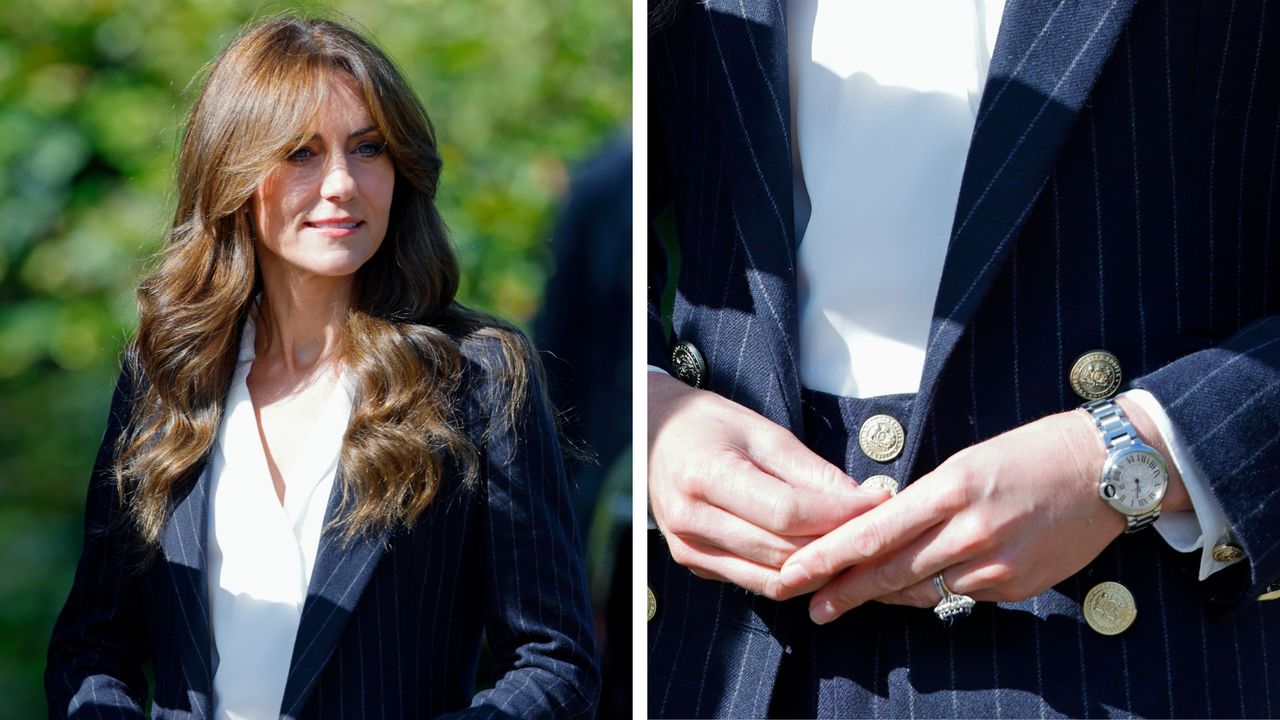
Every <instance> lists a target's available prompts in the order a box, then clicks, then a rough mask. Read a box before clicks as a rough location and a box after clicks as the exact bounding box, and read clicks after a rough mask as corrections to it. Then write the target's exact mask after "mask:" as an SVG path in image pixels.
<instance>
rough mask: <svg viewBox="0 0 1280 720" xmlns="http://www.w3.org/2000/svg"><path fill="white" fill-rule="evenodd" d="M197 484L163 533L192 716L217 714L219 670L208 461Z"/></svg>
mask: <svg viewBox="0 0 1280 720" xmlns="http://www.w3.org/2000/svg"><path fill="white" fill-rule="evenodd" d="M200 468H201V469H200V474H199V476H198V477H197V478H196V482H195V485H194V486H192V488H191V490H190V491H189V492H188V493H187V495H186V497H184V498H183V499H182V500H181V501H180V502H179V503H178V505H177V506H176V507H175V508H174V510H173V514H172V515H170V517H169V521H168V522H167V523H165V527H164V531H163V532H162V533H161V535H160V548H161V551H162V552H163V559H162V561H163V562H165V563H166V570H167V572H168V575H169V579H170V583H169V590H170V591H171V592H172V593H173V596H174V603H173V607H174V609H175V612H176V613H177V614H179V615H180V616H181V617H180V618H178V621H177V623H175V625H176V628H177V629H175V632H177V633H178V636H177V637H174V638H173V639H172V640H173V641H174V642H176V643H177V644H178V646H179V648H180V650H179V653H178V660H179V663H180V664H181V671H182V673H183V676H184V677H185V678H186V680H187V682H188V683H189V684H190V686H191V697H190V700H191V715H192V717H207V716H208V715H209V714H210V713H211V708H210V705H209V703H210V698H211V696H212V693H213V669H212V666H211V659H210V658H211V653H210V651H209V645H210V639H209V581H208V575H207V573H206V547H205V546H206V543H205V541H206V538H207V534H206V532H205V523H206V518H207V517H208V506H209V485H210V481H211V471H210V470H211V468H210V463H209V462H208V458H206V459H205V460H204V461H203V462H202V463H201V465H200Z"/></svg>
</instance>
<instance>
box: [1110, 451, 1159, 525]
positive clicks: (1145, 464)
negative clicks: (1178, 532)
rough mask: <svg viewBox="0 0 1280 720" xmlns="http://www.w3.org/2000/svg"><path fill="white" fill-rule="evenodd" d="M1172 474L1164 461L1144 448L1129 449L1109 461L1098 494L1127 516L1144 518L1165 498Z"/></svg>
mask: <svg viewBox="0 0 1280 720" xmlns="http://www.w3.org/2000/svg"><path fill="white" fill-rule="evenodd" d="M1168 485H1169V471H1168V469H1167V468H1166V467H1165V464H1164V460H1162V459H1161V458H1160V456H1159V455H1157V454H1156V453H1154V452H1151V451H1150V450H1147V449H1144V448H1136V447H1135V448H1127V449H1125V450H1121V451H1120V452H1118V453H1116V454H1115V455H1113V456H1112V457H1111V458H1110V459H1108V460H1107V463H1106V466H1105V467H1104V468H1103V471H1102V484H1101V485H1100V486H1099V489H1098V492H1099V494H1101V495H1102V498H1103V499H1104V500H1106V501H1107V502H1108V503H1110V504H1111V506H1112V507H1114V508H1115V509H1116V510H1119V511H1120V512H1122V513H1124V514H1125V515H1140V514H1142V513H1145V512H1148V511H1150V510H1152V509H1154V508H1155V507H1156V506H1157V505H1159V504H1160V501H1161V500H1163V499H1164V491H1165V489H1166V488H1167V487H1168Z"/></svg>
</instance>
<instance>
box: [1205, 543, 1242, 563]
mask: <svg viewBox="0 0 1280 720" xmlns="http://www.w3.org/2000/svg"><path fill="white" fill-rule="evenodd" d="M1211 554H1212V555H1213V559H1214V560H1217V561H1218V562H1220V563H1229V562H1235V561H1236V560H1239V559H1240V558H1242V557H1244V550H1241V549H1240V546H1239V545H1229V544H1224V545H1218V546H1215V547H1214V548H1213V552H1212V553H1211Z"/></svg>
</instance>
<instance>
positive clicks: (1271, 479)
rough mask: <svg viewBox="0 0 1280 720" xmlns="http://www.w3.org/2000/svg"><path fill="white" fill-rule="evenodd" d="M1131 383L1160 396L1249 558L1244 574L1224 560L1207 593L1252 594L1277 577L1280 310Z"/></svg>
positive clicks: (1224, 598)
mask: <svg viewBox="0 0 1280 720" xmlns="http://www.w3.org/2000/svg"><path fill="white" fill-rule="evenodd" d="M1133 386H1134V387H1138V388H1142V389H1144V390H1147V391H1148V392H1150V393H1151V394H1152V395H1154V396H1155V398H1156V399H1157V400H1159V401H1160V404H1161V405H1162V406H1163V407H1164V410H1165V412H1166V414H1168V416H1169V420H1170V422H1172V423H1173V425H1174V426H1175V427H1176V428H1177V429H1178V432H1179V434H1180V435H1181V436H1182V437H1183V439H1184V440H1185V441H1186V445H1187V447H1186V449H1187V451H1188V452H1189V453H1190V454H1191V457H1192V458H1193V459H1194V460H1195V462H1196V464H1197V465H1198V466H1199V467H1200V468H1201V470H1202V471H1203V473H1204V478H1205V479H1206V481H1207V482H1208V484H1209V490H1210V492H1212V494H1213V496H1214V498H1215V499H1216V500H1217V501H1218V503H1219V505H1221V507H1222V509H1223V512H1224V513H1225V514H1226V516H1227V519H1228V520H1229V521H1230V524H1231V527H1232V529H1233V530H1234V531H1235V533H1236V535H1237V537H1238V539H1239V541H1240V545H1241V547H1242V548H1243V549H1244V551H1245V555H1246V556H1247V557H1248V559H1249V563H1248V564H1247V576H1246V574H1245V573H1241V572H1234V573H1233V572H1230V571H1231V570H1233V569H1234V568H1227V569H1225V570H1223V571H1220V572H1218V573H1215V574H1214V575H1213V576H1211V577H1209V578H1208V579H1206V580H1205V583H1206V589H1207V592H1208V594H1209V595H1210V597H1211V598H1212V599H1214V600H1216V601H1218V602H1223V603H1227V604H1234V603H1237V602H1247V601H1251V600H1252V599H1253V598H1254V597H1256V596H1257V595H1258V594H1260V593H1261V592H1262V591H1263V590H1264V589H1265V588H1266V587H1267V586H1268V585H1270V584H1271V583H1274V582H1276V581H1277V579H1280V316H1270V317H1266V318H1263V319H1261V320H1258V321H1256V322H1254V323H1252V324H1250V325H1248V326H1247V327H1245V328H1243V329H1242V330H1241V331H1240V332H1239V333H1237V334H1236V335H1234V336H1233V337H1231V338H1229V339H1228V340H1227V341H1226V342H1224V343H1222V344H1221V345H1218V346H1216V347H1213V348H1209V349H1206V350H1200V351H1198V352H1193V353H1191V354H1189V355H1186V356H1183V357H1181V358H1179V359H1178V360H1175V361H1174V362H1172V363H1170V364H1168V365H1165V366H1164V367H1162V368H1160V369H1159V370H1156V371H1155V372H1152V373H1150V374H1148V375H1145V376H1143V377H1140V378H1138V379H1136V380H1135V381H1134V382H1133ZM1215 540H1216V538H1205V542H1207V543H1212V542H1214V541H1215ZM1240 567H1241V568H1244V567H1246V566H1245V565H1243V564H1242V565H1241V566H1240ZM1218 576H1223V577H1221V578H1219V577H1218Z"/></svg>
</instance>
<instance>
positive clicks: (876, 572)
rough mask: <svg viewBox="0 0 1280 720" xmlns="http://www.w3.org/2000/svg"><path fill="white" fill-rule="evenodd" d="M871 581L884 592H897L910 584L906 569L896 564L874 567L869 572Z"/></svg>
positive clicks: (882, 564)
mask: <svg viewBox="0 0 1280 720" xmlns="http://www.w3.org/2000/svg"><path fill="white" fill-rule="evenodd" d="M871 581H872V582H873V583H875V585H876V587H879V588H882V589H885V590H898V589H900V588H903V587H906V586H907V585H908V584H909V582H910V580H909V578H908V577H907V572H906V569H905V568H903V567H902V566H900V565H899V564H898V563H881V564H879V565H876V566H875V567H874V568H873V569H872V572H871Z"/></svg>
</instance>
